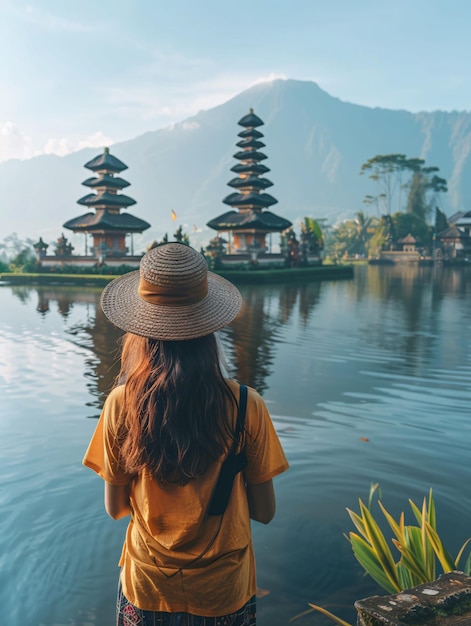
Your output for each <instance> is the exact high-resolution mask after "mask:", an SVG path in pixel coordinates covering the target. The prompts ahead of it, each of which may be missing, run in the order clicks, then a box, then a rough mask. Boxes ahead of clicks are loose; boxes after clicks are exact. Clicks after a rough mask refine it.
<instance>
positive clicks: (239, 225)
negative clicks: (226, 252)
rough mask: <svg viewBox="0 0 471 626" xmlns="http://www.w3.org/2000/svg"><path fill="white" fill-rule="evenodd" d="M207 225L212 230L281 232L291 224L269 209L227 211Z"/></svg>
mask: <svg viewBox="0 0 471 626" xmlns="http://www.w3.org/2000/svg"><path fill="white" fill-rule="evenodd" d="M207 226H209V228H213V229H214V230H219V231H226V230H235V231H238V230H253V229H256V230H259V231H266V232H281V231H283V230H285V229H286V228H289V227H290V226H292V223H291V222H290V221H289V220H285V219H284V218H283V217H279V216H278V215H275V214H274V213H272V212H271V211H244V212H242V213H239V211H228V212H227V213H224V214H223V215H220V216H219V217H216V218H214V219H213V220H211V221H209V222H208V224H207Z"/></svg>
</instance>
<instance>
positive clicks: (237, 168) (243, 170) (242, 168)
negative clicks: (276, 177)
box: [231, 163, 270, 174]
mask: <svg viewBox="0 0 471 626" xmlns="http://www.w3.org/2000/svg"><path fill="white" fill-rule="evenodd" d="M269 171H270V168H269V167H267V166H266V165H264V164H263V163H236V164H235V165H234V166H233V167H231V172H235V173H236V174H266V173H267V172H269Z"/></svg>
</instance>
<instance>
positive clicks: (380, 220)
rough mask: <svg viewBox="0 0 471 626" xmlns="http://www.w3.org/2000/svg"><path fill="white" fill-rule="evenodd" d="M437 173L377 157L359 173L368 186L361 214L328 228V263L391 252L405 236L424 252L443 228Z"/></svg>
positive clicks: (399, 158) (416, 162)
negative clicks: (371, 188) (330, 259)
mask: <svg viewBox="0 0 471 626" xmlns="http://www.w3.org/2000/svg"><path fill="white" fill-rule="evenodd" d="M438 172H439V168H438V167H435V166H428V165H427V164H426V162H425V160H424V159H419V158H408V157H407V156H406V155H405V154H386V155H381V154H378V155H376V156H375V157H372V158H371V159H368V161H366V162H365V163H363V165H362V166H361V169H360V175H362V176H363V175H367V176H368V178H369V179H370V180H371V181H372V182H373V184H374V193H372V194H369V195H367V196H365V198H364V200H363V202H364V204H366V205H367V206H368V207H370V209H374V214H373V215H368V214H367V213H366V212H365V211H364V210H360V211H357V213H356V214H355V217H354V218H353V219H350V220H345V221H344V222H342V223H341V224H338V225H337V226H336V227H334V228H333V229H332V231H331V233H330V237H329V238H328V243H327V247H326V248H327V253H328V254H329V255H330V256H332V257H333V258H334V259H337V258H341V257H345V256H355V255H358V256H374V255H377V254H379V253H380V252H381V251H382V250H395V249H397V242H398V241H399V240H400V239H402V238H404V237H406V236H407V235H408V234H411V235H412V236H413V237H415V239H417V241H418V242H419V244H420V245H421V246H422V247H424V248H430V247H431V246H432V243H433V237H434V236H435V235H436V234H437V233H439V232H440V231H442V230H445V229H446V228H447V227H448V222H447V219H446V215H445V214H444V212H443V211H442V210H441V209H440V204H441V201H440V196H441V194H443V193H446V192H447V191H448V188H447V181H446V179H445V178H442V177H441V176H439V174H438Z"/></svg>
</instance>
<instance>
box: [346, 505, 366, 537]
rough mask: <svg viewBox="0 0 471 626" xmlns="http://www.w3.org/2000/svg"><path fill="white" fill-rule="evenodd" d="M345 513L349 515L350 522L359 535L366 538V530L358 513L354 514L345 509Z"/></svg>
mask: <svg viewBox="0 0 471 626" xmlns="http://www.w3.org/2000/svg"><path fill="white" fill-rule="evenodd" d="M360 502H361V500H360ZM347 513H348V514H349V515H350V519H351V520H352V522H353V524H354V526H355V528H356V529H357V530H358V532H359V533H360V535H362V536H363V537H365V538H366V530H365V524H364V522H363V519H362V518H361V517H360V516H359V515H358V513H355V511H352V510H351V509H348V508H347Z"/></svg>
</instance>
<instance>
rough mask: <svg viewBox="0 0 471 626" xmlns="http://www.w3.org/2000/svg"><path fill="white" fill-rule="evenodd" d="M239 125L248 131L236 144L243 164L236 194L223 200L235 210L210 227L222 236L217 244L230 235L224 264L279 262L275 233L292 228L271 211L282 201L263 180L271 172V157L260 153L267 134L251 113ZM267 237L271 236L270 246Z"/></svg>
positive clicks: (238, 170)
mask: <svg viewBox="0 0 471 626" xmlns="http://www.w3.org/2000/svg"><path fill="white" fill-rule="evenodd" d="M238 124H239V126H242V127H243V128H244V130H242V131H241V132H240V133H239V134H238V136H239V137H240V138H241V140H240V141H239V142H238V143H237V144H236V145H237V147H238V148H240V150H239V151H238V152H237V153H236V154H234V158H235V159H237V160H238V161H239V163H237V164H236V165H234V166H233V167H232V168H231V171H233V172H235V173H236V174H238V176H236V177H235V178H233V179H232V180H231V181H229V183H228V185H229V186H230V187H232V188H233V189H235V191H234V192H233V193H231V194H229V195H228V196H226V197H225V198H224V200H223V202H224V203H225V204H228V205H229V206H230V207H232V210H231V211H228V212H226V213H223V214H222V215H220V216H219V217H216V218H215V219H212V220H210V221H209V222H208V224H207V225H208V226H209V227H210V228H213V229H214V230H216V231H217V233H218V236H217V237H216V238H215V239H214V240H213V241H214V242H215V241H216V240H218V241H220V240H221V238H220V235H221V234H222V233H227V237H228V241H227V250H226V252H227V253H226V254H225V255H224V256H223V257H222V259H223V261H224V263H229V262H231V261H233V262H238V261H239V262H240V261H242V260H243V258H244V257H245V258H248V259H250V260H252V261H253V262H264V261H265V262H267V261H278V260H279V259H278V257H280V258H281V255H279V254H272V250H271V233H281V232H282V231H284V230H286V229H287V228H289V227H290V226H291V225H292V224H291V222H290V221H288V220H286V219H284V218H283V217H279V216H278V215H275V214H274V213H272V212H271V211H269V210H267V209H268V207H270V206H272V205H274V204H276V203H277V202H278V201H277V200H276V198H274V197H273V196H272V195H270V194H269V193H266V191H265V190H266V189H267V188H268V187H271V186H272V185H273V183H272V182H271V181H270V180H268V179H267V178H264V177H263V175H264V174H266V173H267V172H269V171H270V170H269V168H268V167H267V166H266V165H264V164H263V163H262V161H264V160H265V159H266V158H267V156H266V155H265V154H263V152H260V151H259V149H260V148H263V147H265V144H264V143H263V142H262V141H260V140H261V139H262V138H263V134H262V133H261V132H260V131H259V130H257V128H259V127H260V126H263V121H262V120H261V119H260V118H259V117H258V116H257V115H255V113H254V112H253V109H250V111H249V113H248V114H247V115H244V117H242V119H240V120H239V122H238ZM267 235H269V236H270V239H269V243H268V245H267Z"/></svg>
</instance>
